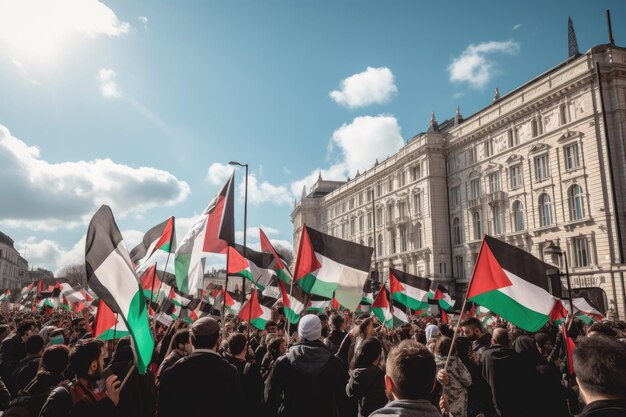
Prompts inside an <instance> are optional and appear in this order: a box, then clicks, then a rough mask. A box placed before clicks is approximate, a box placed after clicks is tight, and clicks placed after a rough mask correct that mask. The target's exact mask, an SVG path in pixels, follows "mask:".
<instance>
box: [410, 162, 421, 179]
mask: <svg viewBox="0 0 626 417" xmlns="http://www.w3.org/2000/svg"><path fill="white" fill-rule="evenodd" d="M421 177H422V166H421V165H419V164H418V165H415V166H413V167H411V181H415V180H417V179H419V178H421Z"/></svg>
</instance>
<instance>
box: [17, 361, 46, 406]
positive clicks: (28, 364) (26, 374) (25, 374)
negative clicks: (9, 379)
mask: <svg viewBox="0 0 626 417" xmlns="http://www.w3.org/2000/svg"><path fill="white" fill-rule="evenodd" d="M40 360H41V358H40V357H39V356H37V357H29V356H27V357H26V358H24V359H22V360H21V362H20V363H19V365H18V366H17V368H15V370H14V371H13V386H12V387H11V389H12V390H13V391H12V392H11V395H12V396H15V395H16V394H17V393H18V392H19V391H20V390H21V389H24V387H26V385H28V384H29V383H30V381H32V380H33V378H34V377H35V375H37V370H38V369H39V361H40Z"/></svg>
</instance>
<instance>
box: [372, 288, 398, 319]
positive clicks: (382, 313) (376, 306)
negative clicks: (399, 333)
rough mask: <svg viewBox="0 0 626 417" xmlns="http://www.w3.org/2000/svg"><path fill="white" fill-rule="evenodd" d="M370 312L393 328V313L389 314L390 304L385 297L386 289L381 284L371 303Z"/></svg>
mask: <svg viewBox="0 0 626 417" xmlns="http://www.w3.org/2000/svg"><path fill="white" fill-rule="evenodd" d="M372 313H374V315H375V316H376V317H378V320H380V321H381V322H382V323H383V324H384V325H385V326H386V327H387V328H389V329H391V328H393V315H392V314H391V306H390V305H389V300H388V299H387V289H386V288H385V287H384V286H383V287H382V288H381V289H380V291H379V292H378V295H377V296H376V298H375V299H374V303H372Z"/></svg>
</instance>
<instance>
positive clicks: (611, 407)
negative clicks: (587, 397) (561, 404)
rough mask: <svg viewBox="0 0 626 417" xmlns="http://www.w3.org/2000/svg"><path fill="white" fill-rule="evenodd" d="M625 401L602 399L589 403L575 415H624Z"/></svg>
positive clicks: (590, 416)
mask: <svg viewBox="0 0 626 417" xmlns="http://www.w3.org/2000/svg"><path fill="white" fill-rule="evenodd" d="M624 416H626V401H620V400H602V401H594V402H592V403H589V404H587V405H586V406H585V408H583V412H582V413H580V414H578V415H577V416H576V417H624Z"/></svg>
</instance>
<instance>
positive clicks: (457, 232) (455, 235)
mask: <svg viewBox="0 0 626 417" xmlns="http://www.w3.org/2000/svg"><path fill="white" fill-rule="evenodd" d="M461 242H462V235H461V220H459V218H458V217H455V218H454V220H452V244H453V245H460V244H461Z"/></svg>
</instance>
